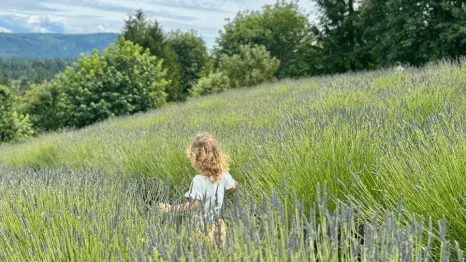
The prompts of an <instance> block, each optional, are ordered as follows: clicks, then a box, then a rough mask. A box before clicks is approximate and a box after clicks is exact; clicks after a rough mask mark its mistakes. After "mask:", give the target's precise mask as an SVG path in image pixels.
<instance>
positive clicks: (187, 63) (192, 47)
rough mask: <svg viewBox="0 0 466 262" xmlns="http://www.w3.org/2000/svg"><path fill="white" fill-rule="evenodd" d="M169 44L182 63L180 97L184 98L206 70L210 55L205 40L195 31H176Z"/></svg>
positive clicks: (169, 39)
mask: <svg viewBox="0 0 466 262" xmlns="http://www.w3.org/2000/svg"><path fill="white" fill-rule="evenodd" d="M167 45H168V46H169V47H170V48H171V49H172V50H173V51H174V52H175V53H176V57H177V61H178V64H179V65H180V85H181V88H182V92H181V94H180V99H184V98H185V97H186V96H187V95H188V94H189V91H190V90H191V88H192V87H193V86H194V84H196V82H197V80H198V79H199V78H200V77H201V74H202V73H203V71H204V70H205V67H206V65H207V63H208V62H209V57H208V54H207V48H206V44H205V41H204V40H203V39H202V38H201V37H200V36H198V35H197V34H196V32H194V31H190V32H185V33H184V32H182V31H180V30H178V31H174V32H172V33H171V34H170V37H169V38H168V40H167Z"/></svg>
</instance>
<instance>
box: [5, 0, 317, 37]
mask: <svg viewBox="0 0 466 262" xmlns="http://www.w3.org/2000/svg"><path fill="white" fill-rule="evenodd" d="M274 2H275V0H14V1H2V0H0V27H2V28H4V29H6V30H10V31H12V32H53V33H95V32H120V31H121V29H122V27H123V24H124V20H125V19H127V17H128V14H129V13H130V12H132V11H135V10H137V9H140V8H141V9H143V10H144V11H145V12H146V14H147V15H148V16H149V18H151V19H157V20H158V21H159V22H160V23H161V24H162V25H163V26H164V28H165V29H167V30H175V29H181V30H190V29H194V30H196V31H198V32H199V33H200V35H202V36H203V37H204V39H205V40H206V42H207V44H208V46H212V45H213V44H214V42H215V37H216V36H217V35H218V31H219V30H221V29H222V28H223V24H224V23H225V18H233V17H234V16H235V14H236V13H237V12H238V11H240V10H245V9H249V10H256V9H259V8H260V7H261V6H263V5H265V4H272V3H274ZM301 2H302V3H301V6H302V7H303V8H305V9H307V10H310V9H312V6H311V4H310V1H304V0H303V1H301Z"/></svg>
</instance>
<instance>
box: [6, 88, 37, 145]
mask: <svg viewBox="0 0 466 262" xmlns="http://www.w3.org/2000/svg"><path fill="white" fill-rule="evenodd" d="M13 99H14V98H13V95H12V93H11V91H10V89H9V88H8V87H5V86H2V85H0V144H1V143H2V142H10V141H22V140H24V139H26V138H28V137H30V136H32V135H33V134H34V132H33V129H32V125H31V123H30V122H29V117H28V116H27V115H26V116H23V115H19V114H18V113H17V112H16V111H14V108H13Z"/></svg>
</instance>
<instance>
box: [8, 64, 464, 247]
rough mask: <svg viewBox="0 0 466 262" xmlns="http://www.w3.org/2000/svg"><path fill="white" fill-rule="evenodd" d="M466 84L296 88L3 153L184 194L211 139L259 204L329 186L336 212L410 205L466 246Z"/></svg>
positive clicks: (410, 79) (443, 76)
mask: <svg viewBox="0 0 466 262" xmlns="http://www.w3.org/2000/svg"><path fill="white" fill-rule="evenodd" d="M465 84H466V65H465V64H464V63H462V64H460V65H458V64H456V65H452V64H449V63H441V64H438V65H431V66H428V67H425V68H422V69H409V70H406V71H404V72H401V73H394V72H392V71H378V72H371V73H357V74H356V73H355V74H346V75H339V76H332V77H320V78H311V79H305V80H297V81H292V80H286V81H281V82H278V83H275V84H267V85H262V86H259V87H256V88H251V89H243V90H230V91H227V92H225V93H222V94H218V95H213V96H208V97H202V98H199V99H193V100H191V101H189V102H187V103H184V104H173V105H170V106H167V107H165V108H162V109H160V110H156V111H153V112H149V113H145V114H139V115H135V116H130V117H123V118H117V119H113V120H109V121H106V122H103V123H100V124H97V125H94V126H91V127H89V128H86V129H82V130H78V131H67V132H60V133H57V134H47V135H44V136H41V137H39V138H37V139H33V140H31V141H29V142H27V143H24V144H19V145H3V146H1V147H0V162H2V163H3V164H4V165H6V166H8V167H16V168H20V167H31V168H35V169H38V168H43V167H48V168H59V167H64V166H65V167H68V168H71V169H75V170H76V169H78V168H82V167H84V168H98V169H100V170H102V171H104V172H106V173H108V174H113V175H115V174H118V175H120V176H125V177H150V178H158V179H167V178H170V179H171V181H172V182H174V184H179V185H184V184H187V183H188V182H187V181H188V180H189V179H190V178H191V177H192V176H193V175H194V174H193V171H192V169H191V168H190V166H189V163H188V160H187V159H186V157H185V156H184V151H185V148H186V147H187V146H188V145H189V143H190V142H191V139H192V138H193V137H194V135H195V134H196V133H198V132H202V131H208V132H211V133H214V134H215V135H216V136H217V137H218V138H219V139H220V140H221V141H222V142H223V145H224V149H225V151H226V153H228V154H229V155H230V156H231V159H232V166H231V173H232V175H233V177H234V178H235V179H236V180H238V181H239V182H240V184H241V185H242V187H243V188H244V190H243V191H250V192H252V194H254V199H255V200H256V201H259V200H261V199H262V198H263V197H264V196H268V193H269V190H270V188H277V187H280V185H281V184H282V181H283V180H285V181H286V183H287V185H288V186H287V188H293V189H294V190H295V191H296V194H297V195H298V196H299V197H302V198H304V199H305V203H306V204H305V205H306V208H307V207H309V205H310V204H311V203H312V202H313V201H315V196H316V190H315V185H316V184H319V183H320V184H322V183H324V182H326V183H327V192H328V194H329V197H330V201H329V205H330V208H331V210H334V209H335V208H336V202H338V201H337V199H341V200H342V201H345V200H351V201H352V202H353V203H355V204H357V205H358V206H359V207H360V209H361V214H363V216H364V217H365V218H367V219H371V218H372V217H373V216H375V215H376V214H379V216H378V217H379V220H380V221H379V222H381V221H382V220H383V218H384V216H383V214H386V213H387V212H398V209H399V206H400V205H399V200H400V198H401V199H402V205H403V212H400V213H401V215H399V216H398V217H397V219H398V220H399V221H400V223H404V222H409V221H412V220H413V219H415V220H416V219H419V218H420V217H424V218H426V219H428V218H431V219H432V221H441V220H442V219H443V218H445V219H446V221H447V225H448V226H447V228H446V232H447V233H446V234H447V236H448V238H449V239H454V240H457V241H458V243H459V245H460V247H464V246H466V235H465V234H464V232H466V187H464V185H465V184H466V174H465V172H466V171H465V170H466V158H465V157H466V142H465V141H466V139H465V138H466V123H465V121H464V119H465V118H466V101H465V92H466V89H465V88H464V87H465ZM425 228H426V230H427V227H425Z"/></svg>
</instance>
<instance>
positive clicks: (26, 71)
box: [0, 59, 74, 91]
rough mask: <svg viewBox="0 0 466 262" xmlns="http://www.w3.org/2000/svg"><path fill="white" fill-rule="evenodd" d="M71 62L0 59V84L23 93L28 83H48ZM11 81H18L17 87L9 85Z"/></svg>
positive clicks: (69, 60)
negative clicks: (46, 81) (47, 81)
mask: <svg viewBox="0 0 466 262" xmlns="http://www.w3.org/2000/svg"><path fill="white" fill-rule="evenodd" d="M73 61H74V60H72V59H40V60H23V59H0V73H1V76H0V82H2V83H3V84H4V85H6V86H10V87H12V88H16V89H19V90H18V91H25V90H26V89H27V87H28V85H29V83H33V82H35V83H43V82H44V81H45V80H49V81H50V80H51V79H52V78H53V77H54V76H55V75H57V74H59V73H61V72H63V71H64V70H65V68H66V67H67V66H69V65H71V64H72V62H73ZM5 79H7V80H5ZM11 80H13V81H14V80H18V83H17V86H15V84H14V83H11V82H12V81H11ZM7 83H8V84H7Z"/></svg>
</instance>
